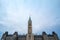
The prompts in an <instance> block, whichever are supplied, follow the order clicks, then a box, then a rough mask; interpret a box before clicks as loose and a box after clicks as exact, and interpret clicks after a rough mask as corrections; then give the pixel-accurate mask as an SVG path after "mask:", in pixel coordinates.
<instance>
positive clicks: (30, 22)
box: [28, 17, 32, 34]
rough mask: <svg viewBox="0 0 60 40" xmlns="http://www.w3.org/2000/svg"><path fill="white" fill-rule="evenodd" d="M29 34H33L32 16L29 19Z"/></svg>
mask: <svg viewBox="0 0 60 40" xmlns="http://www.w3.org/2000/svg"><path fill="white" fill-rule="evenodd" d="M28 34H32V20H31V17H29V20H28Z"/></svg>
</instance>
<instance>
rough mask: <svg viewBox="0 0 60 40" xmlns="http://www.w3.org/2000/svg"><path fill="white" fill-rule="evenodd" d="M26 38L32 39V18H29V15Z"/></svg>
mask: <svg viewBox="0 0 60 40" xmlns="http://www.w3.org/2000/svg"><path fill="white" fill-rule="evenodd" d="M27 40H33V35H32V20H31V17H29V20H28V34H27Z"/></svg>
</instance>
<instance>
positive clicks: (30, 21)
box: [28, 16, 32, 24]
mask: <svg viewBox="0 0 60 40" xmlns="http://www.w3.org/2000/svg"><path fill="white" fill-rule="evenodd" d="M28 23H29V24H31V23H32V20H31V17H30V16H29V20H28Z"/></svg>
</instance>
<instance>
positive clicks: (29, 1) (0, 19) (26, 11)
mask: <svg viewBox="0 0 60 40" xmlns="http://www.w3.org/2000/svg"><path fill="white" fill-rule="evenodd" d="M29 16H31V19H32V29H33V34H42V32H43V31H45V32H46V33H47V34H52V31H55V32H56V33H57V34H58V36H59V37H60V0H0V36H2V35H3V33H4V32H5V31H8V33H9V34H13V33H14V32H15V31H17V32H18V33H19V34H21V35H22V34H26V33H27V31H28V19H29Z"/></svg>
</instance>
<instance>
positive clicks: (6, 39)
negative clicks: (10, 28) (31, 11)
mask: <svg viewBox="0 0 60 40" xmlns="http://www.w3.org/2000/svg"><path fill="white" fill-rule="evenodd" d="M1 40H59V38H58V35H57V34H56V33H55V32H52V34H46V33H45V32H43V33H42V35H34V34H32V21H31V17H29V20H28V33H27V34H26V35H18V33H17V32H15V33H14V34H12V35H11V34H8V32H5V33H4V34H3V35H2V38H1Z"/></svg>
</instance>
